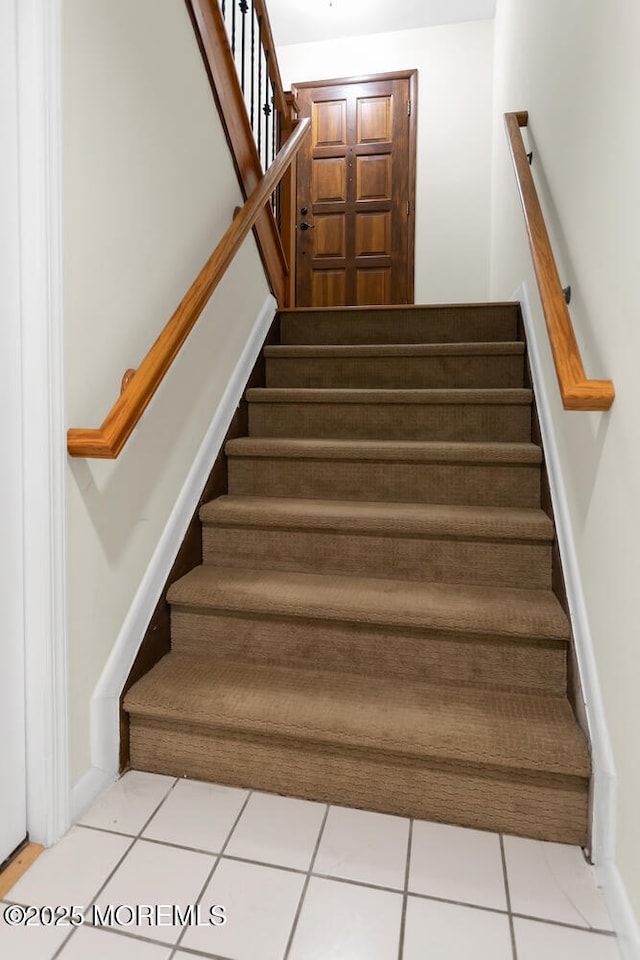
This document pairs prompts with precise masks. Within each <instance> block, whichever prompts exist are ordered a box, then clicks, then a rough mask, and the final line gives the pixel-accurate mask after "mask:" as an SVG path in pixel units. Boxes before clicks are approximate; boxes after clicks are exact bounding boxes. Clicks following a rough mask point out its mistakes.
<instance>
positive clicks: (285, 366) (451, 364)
mask: <svg viewBox="0 0 640 960" xmlns="http://www.w3.org/2000/svg"><path fill="white" fill-rule="evenodd" d="M266 366H267V374H266V377H267V380H266V385H267V387H306V388H313V387H318V388H337V389H339V388H343V389H358V388H359V389H370V390H376V389H378V390H402V389H408V390H410V389H415V390H420V389H429V388H430V389H446V388H453V387H456V388H457V387H460V388H467V389H474V388H475V389H495V388H498V387H508V388H517V387H522V386H524V379H523V377H524V373H523V371H524V363H523V358H522V356H495V357H402V358H400V357H397V358H396V357H367V358H362V359H360V358H356V357H352V358H349V359H344V360H343V359H338V358H335V357H326V358H325V357H322V358H317V359H306V358H304V359H301V358H297V357H296V358H291V359H272V358H269V359H267V361H266Z"/></svg>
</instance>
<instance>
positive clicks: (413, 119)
mask: <svg viewBox="0 0 640 960" xmlns="http://www.w3.org/2000/svg"><path fill="white" fill-rule="evenodd" d="M389 80H407V81H408V83H409V100H410V103H411V113H410V114H409V170H408V193H409V215H408V217H407V304H412V303H414V301H415V245H416V158H417V146H418V109H417V108H418V71H417V70H416V69H413V70H393V71H391V72H389V73H368V74H362V75H360V76H355V77H336V78H333V79H329V80H304V81H302V82H301V83H295V84H292V86H291V94H292V96H293V98H295V97H296V94H297V91H298V90H303V89H306V88H309V87H332V86H337V85H345V84H354V85H355V84H358V83H376V82H378V81H389ZM294 182H295V181H294ZM294 208H295V212H296V213H297V209H298V199H297V191H296V199H295V204H294ZM296 269H297V256H292V259H291V270H292V273H293V272H294V271H295V270H296ZM296 288H297V279H296V277H295V276H293V277H292V280H291V289H292V290H293V291H294V301H292V302H295V290H296ZM401 306H406V304H401ZM310 309H317V308H315V307H312V308H310Z"/></svg>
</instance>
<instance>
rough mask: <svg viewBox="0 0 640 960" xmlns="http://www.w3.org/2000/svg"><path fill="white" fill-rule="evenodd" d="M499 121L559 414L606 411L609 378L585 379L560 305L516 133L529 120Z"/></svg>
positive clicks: (523, 115)
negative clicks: (545, 333) (556, 388)
mask: <svg viewBox="0 0 640 960" xmlns="http://www.w3.org/2000/svg"><path fill="white" fill-rule="evenodd" d="M504 121H505V126H506V128H507V139H508V141H509V147H510V150H511V159H512V160H513V166H514V169H515V172H516V180H517V183H518V191H519V193H520V201H521V203H522V209H523V211H524V219H525V223H526V226H527V233H528V235H529V246H530V248H531V256H532V258H533V265H534V268H535V272H536V278H537V281H538V289H539V291H540V298H541V300H542V309H543V311H544V317H545V321H546V324H547V331H548V334H549V340H550V342H551V350H552V353H553V361H554V364H555V368H556V376H557V378H558V384H559V386H560V394H561V396H562V404H563V406H564V408H565V410H608V409H609V407H610V406H611V404H612V403H613V400H614V397H615V392H614V389H613V383H612V382H611V380H587V378H586V376H585V372H584V367H583V366H582V359H581V357H580V350H579V348H578V342H577V340H576V336H575V333H574V331H573V326H572V323H571V317H570V316H569V311H568V310H567V305H566V303H565V299H564V293H563V291H562V285H561V283H560V277H559V276H558V269H557V267H556V262H555V259H554V256H553V250H552V249H551V243H550V241H549V234H548V233H547V228H546V225H545V222H544V217H543V214H542V209H541V207H540V201H539V200H538V194H537V192H536V188H535V184H534V182H533V177H532V175H531V168H530V166H529V161H528V158H527V152H526V149H525V145H524V141H523V139H522V134H521V133H520V127H526V126H527V124H528V122H529V114H528V112H527V111H526V110H523V111H520V112H518V113H505V115H504Z"/></svg>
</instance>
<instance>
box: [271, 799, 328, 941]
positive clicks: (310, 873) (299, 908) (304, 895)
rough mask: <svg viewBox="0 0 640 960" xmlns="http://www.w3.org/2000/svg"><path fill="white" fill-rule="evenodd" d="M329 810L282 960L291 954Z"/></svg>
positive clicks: (317, 840) (313, 854)
mask: <svg viewBox="0 0 640 960" xmlns="http://www.w3.org/2000/svg"><path fill="white" fill-rule="evenodd" d="M330 809H331V808H330V805H329V804H327V808H326V810H325V812H324V817H323V818H322V823H321V824H320V830H319V831H318V836H317V838H316V843H315V846H314V848H313V853H312V855H311V860H310V862H309V869H308V871H307V876H306V879H305V881H304V884H303V886H302V892H301V894H300V900H299V901H298V909H297V910H296V914H295V917H294V918H293V923H292V925H291V931H290V933H289V939H288V940H287V945H286V947H285V949H284V953H283V955H282V960H288V958H289V953H290V952H291V947H292V945H293V938H294V936H295V933H296V930H297V929H298V923H299V921H300V914H301V912H302V904H303V903H304V900H305V897H306V895H307V890H308V888H309V881H310V880H311V876H312V872H313V866H314V864H315V862H316V858H317V856H318V850H319V849H320V842H321V840H322V836H323V834H324V828H325V827H326V825H327V817H328V816H329V810H330Z"/></svg>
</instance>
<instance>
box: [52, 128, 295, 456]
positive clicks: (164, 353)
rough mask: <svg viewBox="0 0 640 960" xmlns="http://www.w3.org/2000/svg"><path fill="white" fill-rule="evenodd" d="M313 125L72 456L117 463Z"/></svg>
mask: <svg viewBox="0 0 640 960" xmlns="http://www.w3.org/2000/svg"><path fill="white" fill-rule="evenodd" d="M310 124H311V121H310V120H308V119H303V120H299V121H297V123H296V125H295V128H294V130H293V132H292V134H291V136H290V137H289V138H288V140H287V141H286V143H285V144H284V146H283V147H282V148H281V149H280V150H279V151H278V154H277V156H276V158H275V160H274V161H273V163H272V164H271V166H270V167H269V169H268V171H267V173H266V174H265V175H264V176H263V177H262V178H261V180H260V181H259V183H258V184H257V186H256V188H255V189H254V190H253V192H252V193H251V195H250V197H249V199H248V200H247V201H246V203H245V204H244V206H243V207H241V208H240V210H239V212H238V214H237V216H236V217H235V218H234V220H233V222H232V223H231V225H230V227H229V228H228V229H227V231H226V233H225V234H224V236H223V237H222V240H221V241H220V243H219V244H218V246H217V247H216V248H215V250H214V251H213V253H212V254H211V256H210V257H209V259H208V260H207V262H206V263H205V265H204V267H203V268H202V270H201V271H200V273H199V274H198V276H197V277H196V279H195V280H194V282H193V283H192V285H191V286H190V287H189V289H188V291H187V293H186V294H185V296H184V297H183V299H182V301H181V303H180V305H179V306H178V308H177V310H176V311H175V313H174V314H173V316H172V317H171V319H170V320H169V322H168V323H167V325H166V326H165V328H164V330H163V331H162V333H161V334H160V336H159V337H158V339H157V340H156V342H155V343H154V344H153V346H152V347H151V349H150V350H149V352H148V353H147V355H146V357H145V358H144V360H143V361H142V363H141V364H140V366H139V367H138V369H137V370H127V372H126V373H125V375H124V377H123V382H122V390H121V393H120V396H119V398H118V399H117V400H116V402H115V403H114V405H113V407H112V408H111V410H110V411H109V413H108V414H107V416H106V419H105V420H104V422H103V423H102V425H101V426H100V427H98V428H96V429H77V428H73V429H71V430H69V431H68V433H67V449H68V451H69V453H70V454H71V456H72V457H99V458H102V459H110V460H113V459H115V458H116V457H117V456H118V454H119V453H120V451H121V450H122V448H123V446H124V445H125V443H126V441H127V439H128V438H129V436H130V435H131V432H132V431H133V429H134V427H135V426H136V424H137V423H138V421H139V419H140V417H141V416H142V414H143V412H144V410H145V409H146V407H147V405H148V403H149V401H150V400H151V398H152V397H153V395H154V393H155V392H156V390H157V389H158V387H159V385H160V383H161V381H162V379H163V378H164V376H165V374H166V373H167V371H168V369H169V367H170V366H171V364H172V363H173V361H174V359H175V357H176V355H177V354H178V351H179V350H180V348H181V346H182V344H183V343H184V341H185V340H186V339H187V336H188V335H189V333H190V331H191V330H192V328H193V326H194V324H195V322H196V320H197V319H198V317H199V316H200V314H201V313H202V311H203V310H204V308H205V306H206V304H207V302H208V300H209V298H210V297H211V294H212V293H213V291H214V290H215V288H216V287H217V285H218V283H219V282H220V280H221V279H222V277H223V276H224V273H225V271H226V270H227V268H228V266H229V265H230V263H231V261H232V260H233V258H234V256H235V254H236V253H237V252H238V250H239V249H240V245H241V244H242V241H243V240H244V238H245V237H246V235H247V234H248V232H249V230H251V228H252V226H253V225H254V224H255V222H256V220H257V219H258V217H259V216H260V215H261V214H262V212H263V211H264V208H265V203H267V204H268V202H269V197H270V196H271V194H272V193H273V191H274V190H275V188H276V187H277V185H278V184H279V183H280V181H281V180H282V177H283V175H284V174H285V173H286V171H287V170H288V169H289V168H290V165H291V163H292V161H293V160H294V158H295V156H296V154H297V152H298V150H299V149H300V147H301V145H302V141H303V140H304V138H305V136H306V134H307V131H308V129H309V126H310Z"/></svg>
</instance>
